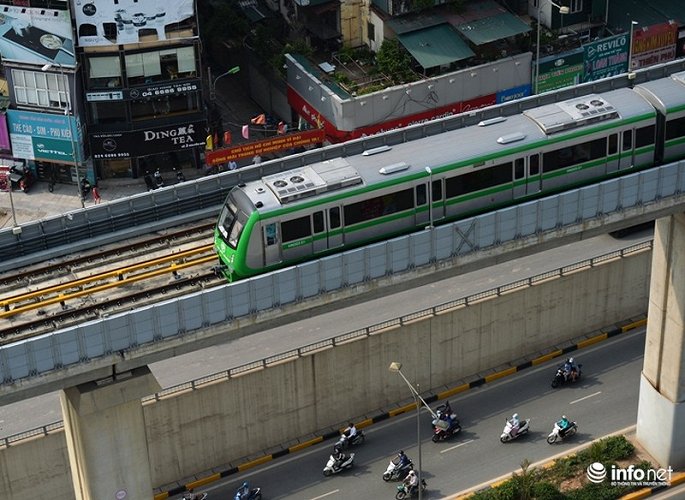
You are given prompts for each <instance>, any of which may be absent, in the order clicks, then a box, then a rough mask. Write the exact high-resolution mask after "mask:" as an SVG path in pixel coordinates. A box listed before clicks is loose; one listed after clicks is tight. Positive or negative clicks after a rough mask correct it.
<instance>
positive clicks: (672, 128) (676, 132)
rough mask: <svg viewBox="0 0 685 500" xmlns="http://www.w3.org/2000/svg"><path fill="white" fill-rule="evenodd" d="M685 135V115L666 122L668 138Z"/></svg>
mask: <svg viewBox="0 0 685 500" xmlns="http://www.w3.org/2000/svg"><path fill="white" fill-rule="evenodd" d="M678 137H685V117H683V118H676V119H675V120H669V121H667V122H666V140H669V139H677V138H678Z"/></svg>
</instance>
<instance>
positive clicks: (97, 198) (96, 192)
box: [91, 186, 102, 205]
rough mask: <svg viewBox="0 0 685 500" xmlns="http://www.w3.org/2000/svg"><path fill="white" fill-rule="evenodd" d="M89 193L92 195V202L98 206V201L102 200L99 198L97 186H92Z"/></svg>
mask: <svg viewBox="0 0 685 500" xmlns="http://www.w3.org/2000/svg"><path fill="white" fill-rule="evenodd" d="M91 193H92V194H93V202H94V203H95V204H96V205H99V204H100V201H101V200H102V198H100V190H99V189H98V187H97V186H93V187H92V190H91Z"/></svg>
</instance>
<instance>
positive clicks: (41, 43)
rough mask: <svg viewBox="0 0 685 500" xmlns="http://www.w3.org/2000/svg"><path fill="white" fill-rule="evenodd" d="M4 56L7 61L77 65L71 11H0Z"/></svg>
mask: <svg viewBox="0 0 685 500" xmlns="http://www.w3.org/2000/svg"><path fill="white" fill-rule="evenodd" d="M0 55H2V59H3V60H5V61H17V62H26V63H32V64H46V63H54V64H61V65H62V66H69V67H73V66H75V65H76V60H75V57H74V41H73V39H72V31H71V19H70V18H69V12H68V11H66V10H52V9H32V8H28V7H10V6H4V7H3V8H2V11H0Z"/></svg>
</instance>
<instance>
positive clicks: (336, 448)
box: [333, 444, 342, 453]
mask: <svg viewBox="0 0 685 500" xmlns="http://www.w3.org/2000/svg"><path fill="white" fill-rule="evenodd" d="M333 451H334V452H336V453H340V452H341V451H342V448H341V447H340V445H339V444H336V445H335V446H334V447H333Z"/></svg>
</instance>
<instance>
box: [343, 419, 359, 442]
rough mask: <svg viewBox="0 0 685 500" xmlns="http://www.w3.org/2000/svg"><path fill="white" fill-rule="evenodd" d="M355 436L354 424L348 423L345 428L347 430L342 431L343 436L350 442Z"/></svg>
mask: <svg viewBox="0 0 685 500" xmlns="http://www.w3.org/2000/svg"><path fill="white" fill-rule="evenodd" d="M356 435H357V428H356V427H355V426H354V422H350V423H349V424H348V426H347V428H346V429H345V430H344V431H343V436H345V437H346V438H347V439H348V440H350V441H351V440H352V438H353V437H354V436H356Z"/></svg>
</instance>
